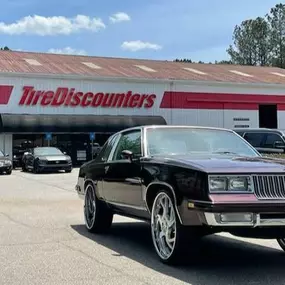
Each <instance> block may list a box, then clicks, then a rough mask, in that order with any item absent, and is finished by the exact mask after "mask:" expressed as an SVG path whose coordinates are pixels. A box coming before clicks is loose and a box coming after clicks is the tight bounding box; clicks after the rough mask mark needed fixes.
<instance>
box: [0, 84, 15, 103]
mask: <svg viewBox="0 0 285 285" xmlns="http://www.w3.org/2000/svg"><path fill="white" fill-rule="evenodd" d="M13 88H14V86H10V85H0V105H7V104H8V103H9V100H10V97H11V94H12V91H13Z"/></svg>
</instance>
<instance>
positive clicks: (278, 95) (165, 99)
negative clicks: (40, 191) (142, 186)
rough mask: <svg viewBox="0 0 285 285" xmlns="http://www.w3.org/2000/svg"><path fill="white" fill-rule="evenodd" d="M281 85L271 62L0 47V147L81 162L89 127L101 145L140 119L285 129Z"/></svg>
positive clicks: (281, 74) (283, 79) (284, 76)
mask: <svg viewBox="0 0 285 285" xmlns="http://www.w3.org/2000/svg"><path fill="white" fill-rule="evenodd" d="M284 87H285V71H283V70H282V69H278V68H263V67H242V66H234V65H212V64H208V65H207V64H190V63H177V62H168V61H151V60H131V59H115V58H99V57H86V56H68V55H54V54H40V53H27V52H11V51H1V52H0V116H1V120H0V149H1V150H2V151H3V152H5V153H8V154H9V155H10V157H12V155H13V149H14V148H15V147H17V146H18V145H20V144H21V143H23V142H24V141H31V142H32V143H34V144H36V145H47V144H51V145H57V146H60V147H61V148H63V149H65V150H66V151H67V152H69V153H70V154H71V155H72V157H73V158H74V160H77V161H80V160H83V161H84V160H85V159H87V160H88V159H89V158H88V151H87V156H86V155H85V154H84V153H83V154H82V151H83V152H84V151H86V146H87V145H90V133H95V134H96V136H95V142H98V143H99V144H102V143H103V142H104V141H105V140H106V138H107V137H108V136H109V135H110V134H111V133H113V132H115V131H117V130H120V129H122V128H126V127H131V126H134V125H140V124H164V123H165V122H166V123H167V124H186V125H202V126H215V127H226V128H234V127H239V128H240V127H270V128H284V129H285V120H284V119H285V88H284ZM49 136H52V141H48V140H47V138H48V137H49ZM80 150H81V152H80ZM80 156H81V158H80Z"/></svg>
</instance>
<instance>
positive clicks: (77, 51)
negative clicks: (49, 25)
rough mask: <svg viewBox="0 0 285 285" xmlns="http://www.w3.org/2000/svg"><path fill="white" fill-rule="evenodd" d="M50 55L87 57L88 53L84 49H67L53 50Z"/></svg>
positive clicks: (50, 50)
mask: <svg viewBox="0 0 285 285" xmlns="http://www.w3.org/2000/svg"><path fill="white" fill-rule="evenodd" d="M48 52H49V53H57V54H73V55H87V52H86V51H85V50H83V49H74V48H71V47H65V48H63V49H54V48H51V49H49V50H48Z"/></svg>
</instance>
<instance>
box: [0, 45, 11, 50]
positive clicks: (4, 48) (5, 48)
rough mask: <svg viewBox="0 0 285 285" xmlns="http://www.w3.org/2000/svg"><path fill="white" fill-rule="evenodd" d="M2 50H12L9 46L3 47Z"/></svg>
mask: <svg viewBox="0 0 285 285" xmlns="http://www.w3.org/2000/svg"><path fill="white" fill-rule="evenodd" d="M0 50H10V49H9V48H8V47H7V46H4V47H1V48H0Z"/></svg>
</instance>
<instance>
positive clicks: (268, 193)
mask: <svg viewBox="0 0 285 285" xmlns="http://www.w3.org/2000/svg"><path fill="white" fill-rule="evenodd" d="M252 177H253V185H254V192H255V195H256V197H257V198H258V199H285V175H253V176H252Z"/></svg>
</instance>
